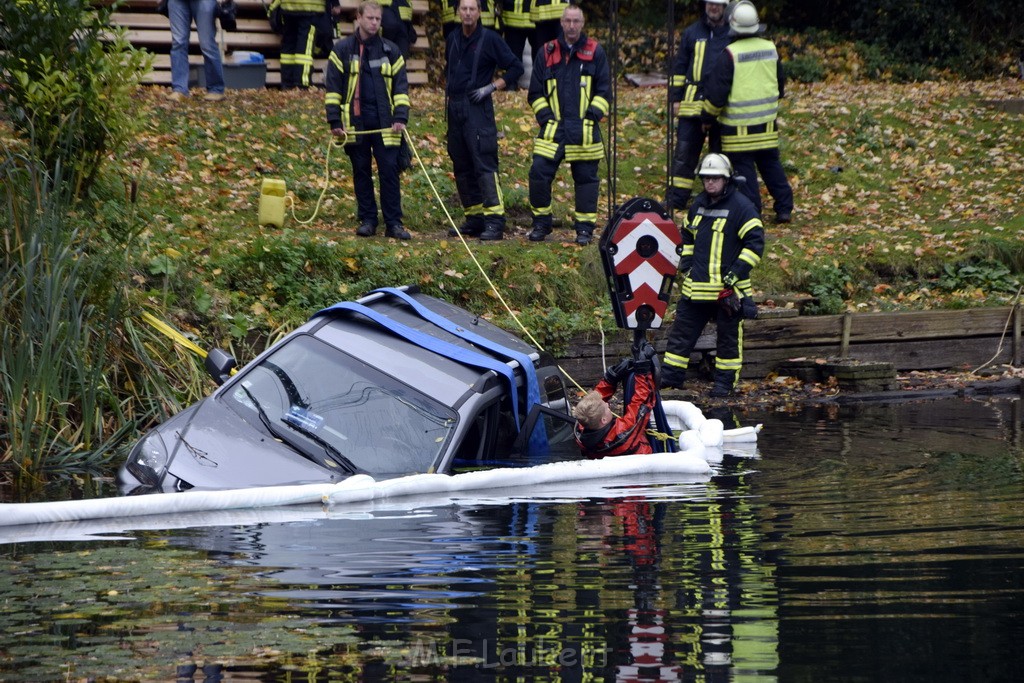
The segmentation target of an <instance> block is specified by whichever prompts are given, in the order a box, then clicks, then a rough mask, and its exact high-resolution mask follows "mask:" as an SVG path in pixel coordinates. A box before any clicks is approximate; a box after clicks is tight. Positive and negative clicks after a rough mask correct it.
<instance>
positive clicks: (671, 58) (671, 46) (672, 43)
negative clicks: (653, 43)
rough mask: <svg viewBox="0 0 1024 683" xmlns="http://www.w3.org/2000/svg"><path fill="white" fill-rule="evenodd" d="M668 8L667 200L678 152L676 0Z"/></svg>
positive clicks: (666, 70) (666, 94)
mask: <svg viewBox="0 0 1024 683" xmlns="http://www.w3.org/2000/svg"><path fill="white" fill-rule="evenodd" d="M666 2H667V5H668V6H667V8H666V10H665V14H666V16H667V17H668V50H667V53H668V54H667V56H666V59H667V60H668V62H667V65H666V69H665V73H666V74H668V87H666V88H665V122H666V123H665V194H664V195H663V196H664V197H665V198H666V199H667V198H668V193H669V190H670V188H671V187H672V159H673V157H675V151H676V144H675V142H676V126H675V123H676V122H675V117H674V116H672V95H671V93H672V67H673V66H674V65H675V56H676V3H675V0H666Z"/></svg>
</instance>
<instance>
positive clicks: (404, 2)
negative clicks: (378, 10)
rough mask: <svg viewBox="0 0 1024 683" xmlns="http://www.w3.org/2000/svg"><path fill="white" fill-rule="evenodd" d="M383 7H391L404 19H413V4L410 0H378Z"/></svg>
mask: <svg viewBox="0 0 1024 683" xmlns="http://www.w3.org/2000/svg"><path fill="white" fill-rule="evenodd" d="M377 4H378V5H380V6H381V7H391V8H392V10H393V11H395V12H397V13H398V18H399V19H401V20H402V21H412V5H411V4H410V3H409V0H377Z"/></svg>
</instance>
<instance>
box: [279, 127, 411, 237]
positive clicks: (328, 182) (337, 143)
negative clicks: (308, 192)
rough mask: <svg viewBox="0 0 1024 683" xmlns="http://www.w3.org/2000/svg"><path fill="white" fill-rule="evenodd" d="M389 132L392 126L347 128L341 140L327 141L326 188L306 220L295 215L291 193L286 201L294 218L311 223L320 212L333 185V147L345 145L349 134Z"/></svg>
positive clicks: (304, 222) (303, 223)
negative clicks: (350, 129) (371, 128)
mask: <svg viewBox="0 0 1024 683" xmlns="http://www.w3.org/2000/svg"><path fill="white" fill-rule="evenodd" d="M388 132H391V129H390V128H375V129H373V130H353V131H348V130H346V131H345V134H344V135H343V136H342V138H341V141H338V140H331V141H330V142H328V143H327V155H326V158H325V159H324V189H322V190H321V191H320V196H319V197H317V200H316V206H315V207H313V215H312V216H310V217H309V218H307V219H306V220H301V219H299V217H298V216H296V215H295V198H294V197H292V196H291V195H288V197H287V198H286V199H285V202H286V203H287V204H288V207H289V208H290V209H291V212H292V219H293V220H294V221H295V222H296V223H298V224H299V225H309V224H310V223H312V222H313V221H314V220H315V219H316V217H317V214H319V213H320V205H321V204H322V203H323V201H324V195H326V194H327V188H329V187H330V186H331V149H332V148H333V147H335V146H337V147H344V146H345V141H346V140H348V136H349V135H371V134H373V133H388Z"/></svg>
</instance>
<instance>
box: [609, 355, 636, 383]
mask: <svg viewBox="0 0 1024 683" xmlns="http://www.w3.org/2000/svg"><path fill="white" fill-rule="evenodd" d="M632 370H633V359H632V358H627V359H625V360H624V361H622V362H620V363H619V364H618V365H613V366H612V367H610V368H608V369H607V370H605V371H604V379H605V381H606V382H608V384H613V385H615V386H618V384H619V382H621V381H622V380H624V379H625V378H626V375H628V374H629V373H630V372H632Z"/></svg>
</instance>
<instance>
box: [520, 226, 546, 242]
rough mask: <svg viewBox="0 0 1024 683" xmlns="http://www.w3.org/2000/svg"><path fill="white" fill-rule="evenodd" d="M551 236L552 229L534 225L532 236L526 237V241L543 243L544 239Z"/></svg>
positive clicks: (531, 231)
mask: <svg viewBox="0 0 1024 683" xmlns="http://www.w3.org/2000/svg"><path fill="white" fill-rule="evenodd" d="M550 234H551V228H550V227H549V226H546V225H536V224H534V226H533V229H532V230H530V234H529V235H527V236H526V239H528V240H530V241H531V242H543V241H544V238H545V237H547V236H548V235H550Z"/></svg>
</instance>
